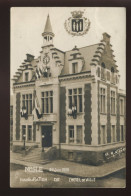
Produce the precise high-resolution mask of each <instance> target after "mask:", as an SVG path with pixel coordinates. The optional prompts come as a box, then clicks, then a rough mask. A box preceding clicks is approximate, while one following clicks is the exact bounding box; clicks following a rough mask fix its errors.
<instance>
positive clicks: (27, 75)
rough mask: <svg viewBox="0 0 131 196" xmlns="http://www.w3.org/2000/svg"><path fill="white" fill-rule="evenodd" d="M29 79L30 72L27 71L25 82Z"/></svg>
mask: <svg viewBox="0 0 131 196" xmlns="http://www.w3.org/2000/svg"><path fill="white" fill-rule="evenodd" d="M28 81H29V73H28V72H27V73H25V82H28Z"/></svg>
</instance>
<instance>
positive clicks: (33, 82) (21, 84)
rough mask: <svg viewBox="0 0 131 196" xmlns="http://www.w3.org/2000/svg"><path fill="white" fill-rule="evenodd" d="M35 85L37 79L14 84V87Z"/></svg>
mask: <svg viewBox="0 0 131 196" xmlns="http://www.w3.org/2000/svg"><path fill="white" fill-rule="evenodd" d="M34 85H35V81H32V82H21V83H16V84H13V88H22V87H29V86H34Z"/></svg>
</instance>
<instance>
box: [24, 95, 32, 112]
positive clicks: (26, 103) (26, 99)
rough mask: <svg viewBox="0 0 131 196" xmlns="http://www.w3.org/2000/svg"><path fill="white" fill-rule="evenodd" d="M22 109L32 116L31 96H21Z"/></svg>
mask: <svg viewBox="0 0 131 196" xmlns="http://www.w3.org/2000/svg"><path fill="white" fill-rule="evenodd" d="M22 107H25V108H26V111H27V114H32V94H25V95H22Z"/></svg>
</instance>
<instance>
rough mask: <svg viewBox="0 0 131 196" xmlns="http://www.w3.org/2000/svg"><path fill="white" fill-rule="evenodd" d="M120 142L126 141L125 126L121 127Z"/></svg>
mask: <svg viewBox="0 0 131 196" xmlns="http://www.w3.org/2000/svg"><path fill="white" fill-rule="evenodd" d="M120 140H121V141H124V125H121V126H120Z"/></svg>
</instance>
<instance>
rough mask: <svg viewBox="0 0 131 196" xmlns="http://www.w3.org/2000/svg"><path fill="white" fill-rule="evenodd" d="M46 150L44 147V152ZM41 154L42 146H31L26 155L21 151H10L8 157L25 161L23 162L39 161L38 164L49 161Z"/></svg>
mask: <svg viewBox="0 0 131 196" xmlns="http://www.w3.org/2000/svg"><path fill="white" fill-rule="evenodd" d="M47 150H48V148H44V151H45V152H46V151H47ZM41 154H42V148H32V149H31V150H30V151H29V152H28V154H26V155H24V154H21V153H14V152H13V153H12V152H11V154H10V158H11V159H16V160H20V161H25V162H32V163H39V164H46V163H49V162H50V161H49V160H47V159H43V158H42V156H41Z"/></svg>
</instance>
